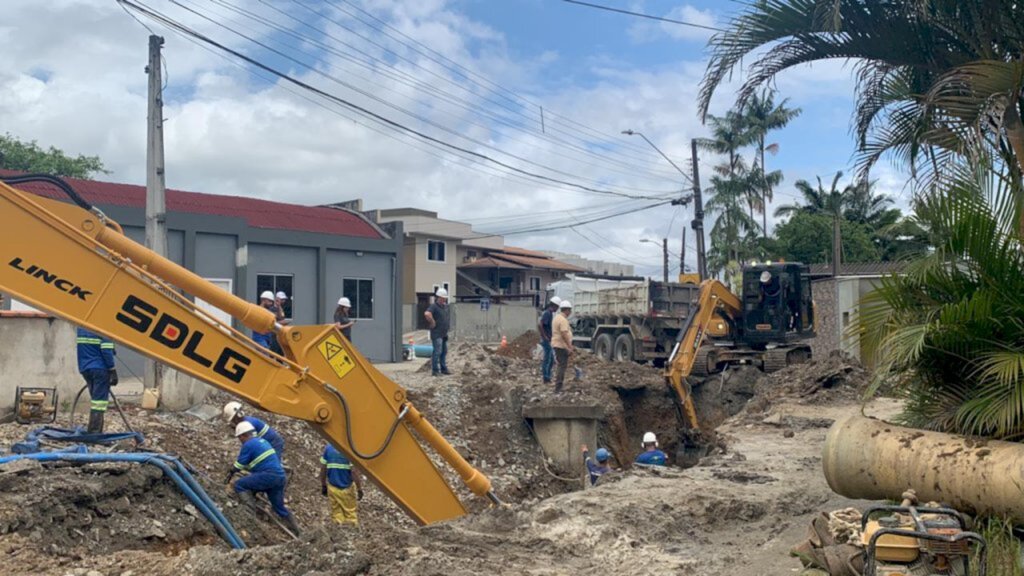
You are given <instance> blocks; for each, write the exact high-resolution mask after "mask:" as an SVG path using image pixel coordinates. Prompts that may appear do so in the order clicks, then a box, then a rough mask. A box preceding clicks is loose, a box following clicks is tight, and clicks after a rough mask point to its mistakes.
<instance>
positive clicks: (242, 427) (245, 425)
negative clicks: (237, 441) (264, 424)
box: [235, 420, 256, 438]
mask: <svg viewBox="0 0 1024 576" xmlns="http://www.w3.org/2000/svg"><path fill="white" fill-rule="evenodd" d="M255 431H256V428H254V427H253V425H252V424H251V423H250V422H249V421H248V420H242V421H241V422H239V423H238V426H235V438H238V437H239V436H241V435H242V434H248V433H250V432H255Z"/></svg>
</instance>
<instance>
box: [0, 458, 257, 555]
mask: <svg viewBox="0 0 1024 576" xmlns="http://www.w3.org/2000/svg"><path fill="white" fill-rule="evenodd" d="M15 460H35V461H37V462H53V461H64V462H79V463H86V464H93V463H97V462H133V463H136V464H151V465H153V466H156V467H157V468H159V469H160V470H161V471H162V472H163V473H164V475H165V476H167V477H168V478H170V479H171V481H173V482H174V484H175V485H176V486H177V487H178V489H179V490H181V492H182V494H184V495H185V496H186V497H187V498H188V499H189V500H190V501H192V504H194V505H195V507H196V508H198V509H199V511H200V512H202V513H203V516H206V519H207V520H209V521H210V524H213V526H214V528H216V529H217V532H218V533H219V534H220V535H221V537H222V538H224V540H225V541H226V542H227V543H228V544H230V545H231V546H232V547H233V548H237V549H243V548H245V542H243V541H242V538H241V537H240V536H239V535H238V533H237V532H235V528H234V526H232V525H231V522H230V521H228V519H227V518H226V517H225V516H224V514H223V513H222V512H221V511H220V510H219V509H218V508H217V506H216V505H214V503H213V501H212V500H211V499H210V496H209V494H207V493H206V491H205V490H203V488H202V487H201V486H200V485H199V483H198V482H196V480H195V478H193V477H192V475H191V474H190V473H189V472H188V470H187V469H186V468H185V467H184V466H183V465H182V464H181V462H179V461H178V460H177V459H176V458H174V457H172V456H167V455H164V454H153V453H148V452H138V453H131V454H68V453H59V452H37V453H35V454H16V455H13V456H4V457H0V464H6V463H8V462H14V461H15ZM172 463H174V464H175V466H174V468H172V467H171V464H172Z"/></svg>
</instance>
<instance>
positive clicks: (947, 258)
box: [860, 164, 1024, 439]
mask: <svg viewBox="0 0 1024 576" xmlns="http://www.w3.org/2000/svg"><path fill="white" fill-rule="evenodd" d="M1008 169H1009V167H1005V166H1004V167H1003V170H1002V172H1001V173H993V171H992V170H991V164H989V165H988V166H980V167H979V166H971V167H966V166H965V167H960V168H959V169H958V170H957V171H956V172H955V173H953V174H952V175H951V176H945V177H943V180H942V181H941V182H942V184H943V187H942V193H941V194H934V195H930V196H926V197H920V198H918V200H917V201H916V204H915V220H916V223H917V224H919V225H920V228H921V229H923V230H926V231H927V232H928V234H929V235H930V239H931V242H932V244H933V245H934V246H935V250H934V252H933V253H931V254H929V255H928V256H926V257H924V258H923V259H920V260H919V261H917V262H915V263H914V264H912V265H910V266H909V269H906V270H904V273H903V274H902V275H898V276H897V275H894V276H890V277H886V278H884V279H882V280H881V282H880V284H879V286H878V288H877V290H876V291H875V292H874V293H873V294H872V295H871V296H869V297H868V299H867V300H866V301H864V302H863V304H862V308H861V317H860V327H861V329H862V337H863V338H864V341H865V344H867V350H868V353H869V354H873V355H874V357H875V358H876V360H877V362H878V368H877V370H876V376H875V387H874V388H875V389H877V386H878V384H879V383H881V382H887V383H890V384H892V383H895V385H896V387H897V388H898V389H900V390H902V391H904V392H906V393H907V397H908V402H907V404H906V406H905V412H904V420H905V421H906V422H907V423H909V424H912V425H917V426H923V427H928V428H934V429H939V430H944V431H950V432H958V433H963V434H981V435H991V436H996V437H1000V438H1012V439H1020V438H1022V437H1024V252H1022V251H1021V236H1020V234H1019V233H1018V231H1017V228H1016V224H1017V215H1016V208H1015V202H1014V199H1015V198H1016V197H1017V196H1019V192H1020V191H1019V190H1018V189H1016V181H1015V180H1014V179H1013V178H1011V177H1009V176H1008V175H1007V174H1006V173H1005V172H1006V170H1008Z"/></svg>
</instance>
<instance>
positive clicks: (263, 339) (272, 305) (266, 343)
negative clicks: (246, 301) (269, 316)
mask: <svg viewBox="0 0 1024 576" xmlns="http://www.w3.org/2000/svg"><path fill="white" fill-rule="evenodd" d="M260 306H262V307H264V308H266V309H267V310H269V311H271V312H272V313H273V314H274V318H275V320H276V321H278V322H280V321H281V320H282V319H283V318H284V313H283V312H281V309H280V308H279V307H278V305H277V299H276V296H275V295H274V293H273V292H271V291H270V290H264V291H263V292H262V293H261V294H260ZM252 339H253V341H254V342H256V343H257V344H259V345H260V346H263V347H264V348H266V349H267V350H273V351H274V352H276V353H278V354H280V353H281V352H280V346H279V345H278V344H277V338H276V337H275V336H274V333H273V332H256V331H255V330H253V332H252Z"/></svg>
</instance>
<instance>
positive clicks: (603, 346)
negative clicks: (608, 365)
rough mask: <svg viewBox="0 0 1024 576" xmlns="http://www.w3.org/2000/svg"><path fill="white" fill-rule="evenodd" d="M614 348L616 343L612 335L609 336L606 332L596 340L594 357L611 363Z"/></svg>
mask: <svg viewBox="0 0 1024 576" xmlns="http://www.w3.org/2000/svg"><path fill="white" fill-rule="evenodd" d="M614 347H615V341H614V340H612V335H611V334H608V333H607V332H605V333H604V334H599V335H598V336H597V338H595V339H594V346H593V349H594V356H597V357H598V358H600V359H602V360H606V361H609V362H610V361H611V359H612V350H613V348H614Z"/></svg>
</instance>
